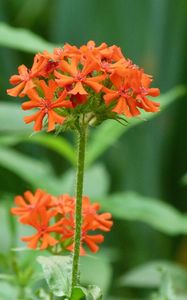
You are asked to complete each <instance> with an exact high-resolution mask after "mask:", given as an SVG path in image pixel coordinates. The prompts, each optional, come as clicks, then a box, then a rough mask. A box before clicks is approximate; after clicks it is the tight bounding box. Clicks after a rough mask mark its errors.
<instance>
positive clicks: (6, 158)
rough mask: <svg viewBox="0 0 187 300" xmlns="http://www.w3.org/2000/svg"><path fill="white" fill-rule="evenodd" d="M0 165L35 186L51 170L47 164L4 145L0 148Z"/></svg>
mask: <svg viewBox="0 0 187 300" xmlns="http://www.w3.org/2000/svg"><path fill="white" fill-rule="evenodd" d="M0 165H1V166H3V167H5V168H7V169H9V170H10V171H12V172H14V173H16V174H17V175H18V176H20V177H21V178H22V179H23V180H26V181H28V182H30V183H31V184H33V185H35V186H38V184H39V182H40V181H41V178H43V177H45V178H46V177H47V176H46V175H48V174H50V171H51V170H50V167H49V165H46V164H44V163H42V162H41V161H39V160H37V159H34V158H30V157H28V156H26V155H24V154H21V153H19V152H17V151H15V150H12V149H9V148H6V147H2V148H0Z"/></svg>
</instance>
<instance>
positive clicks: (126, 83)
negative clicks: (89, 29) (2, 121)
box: [7, 41, 160, 131]
mask: <svg viewBox="0 0 187 300" xmlns="http://www.w3.org/2000/svg"><path fill="white" fill-rule="evenodd" d="M18 71H19V74H18V75H13V76H12V77H11V78H10V82H11V84H13V85H16V86H15V87H14V88H12V89H8V90H7V92H8V94H9V95H11V96H20V97H23V96H25V95H27V96H29V97H30V98H31V101H28V102H26V103H24V104H23V105H22V108H23V109H30V108H39V111H38V112H37V113H35V114H34V115H32V116H30V117H26V118H25V122H26V123H30V122H35V125H34V130H36V131H39V130H41V129H42V125H43V120H44V119H45V121H46V123H47V122H48V127H45V128H47V129H48V131H50V130H53V129H55V125H56V124H63V126H61V127H62V130H63V129H64V128H65V129H76V127H78V126H79V125H80V124H83V123H87V125H90V126H92V125H99V124H101V123H102V122H103V121H104V120H107V119H111V118H112V119H115V120H119V119H121V117H120V116H119V115H120V114H123V115H125V116H126V117H127V118H131V117H134V116H138V115H140V113H141V110H145V111H147V112H157V111H158V110H159V107H160V104H159V103H158V102H153V101H152V100H151V99H149V97H157V96H158V95H159V93H160V91H159V89H158V88H151V87H150V85H151V82H152V77H151V76H149V75H147V74H145V73H144V71H143V69H140V68H139V67H138V66H136V65H135V64H133V62H132V61H131V60H130V59H127V58H126V57H125V56H124V55H123V53H122V51H121V48H120V47H117V46H116V45H113V46H110V47H109V46H108V45H107V44H106V43H102V44H101V45H99V46H97V45H96V44H95V42H94V41H89V42H88V43H87V44H86V45H83V46H81V47H80V48H78V47H76V46H72V45H70V44H65V45H64V47H63V48H55V49H54V51H53V53H49V52H48V51H46V50H45V51H44V52H43V53H38V54H37V55H36V56H35V58H34V63H33V66H32V68H31V70H29V69H28V68H27V67H26V66H24V65H21V66H20V67H19V68H18ZM44 80H45V83H46V84H45V83H42V85H43V86H44V84H45V85H46V86H48V93H51V94H52V96H51V97H50V98H46V97H42V96H41V89H43V87H42V88H41V82H44ZM52 81H54V83H51V82H52ZM55 82H56V87H55ZM45 89H46V88H45ZM49 90H51V91H49ZM59 102H60V105H59V106H57V104H59ZM83 115H84V116H85V118H82V116H83ZM87 116H88V117H87ZM89 116H93V118H92V120H91V119H90V117H89ZM78 124H79V125H78Z"/></svg>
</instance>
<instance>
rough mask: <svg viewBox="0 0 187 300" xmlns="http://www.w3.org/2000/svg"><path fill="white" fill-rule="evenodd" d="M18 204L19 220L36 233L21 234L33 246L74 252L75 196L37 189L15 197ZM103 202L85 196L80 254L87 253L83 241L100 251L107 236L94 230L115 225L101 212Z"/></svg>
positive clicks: (108, 216)
mask: <svg viewBox="0 0 187 300" xmlns="http://www.w3.org/2000/svg"><path fill="white" fill-rule="evenodd" d="M15 204H16V207H14V208H12V209H11V212H12V214H14V215H17V216H18V217H19V222H20V223H22V224H25V225H29V226H31V227H33V228H34V229H35V230H36V232H35V233H34V234H33V235H31V236H26V237H22V241H24V242H27V246H28V247H29V248H32V249H36V248H38V247H39V248H40V249H41V250H44V249H52V250H54V247H55V249H56V251H59V252H61V251H66V250H69V251H73V248H74V231H75V198H73V197H70V196H69V195H68V194H64V195H60V196H58V197H54V196H52V195H50V194H48V193H46V192H45V191H43V190H40V189H37V190H36V192H35V194H32V193H31V192H30V191H26V192H25V193H24V196H16V197H15ZM99 209H100V205H99V204H98V203H91V202H90V199H89V198H88V197H86V196H84V197H83V199H82V238H81V247H80V254H81V255H84V254H85V253H86V252H85V249H84V247H83V246H84V244H86V245H87V247H88V248H89V249H90V250H91V251H92V252H97V251H98V250H99V247H98V244H100V243H102V242H103V240H104V236H103V235H102V234H99V233H97V232H96V233H95V231H98V230H101V231H105V232H107V231H110V228H111V226H112V224H113V222H112V220H111V214H110V213H101V214H98V210H99Z"/></svg>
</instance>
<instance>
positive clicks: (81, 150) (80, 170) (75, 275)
mask: <svg viewBox="0 0 187 300" xmlns="http://www.w3.org/2000/svg"><path fill="white" fill-rule="evenodd" d="M86 134H87V125H85V124H83V125H82V126H80V128H79V129H78V130H77V136H78V153H77V175H76V211H75V235H74V241H75V242H74V252H73V266H72V290H73V288H74V287H75V286H76V285H78V284H79V256H80V245H81V233H82V230H81V227H82V196H83V181H84V165H85V148H86Z"/></svg>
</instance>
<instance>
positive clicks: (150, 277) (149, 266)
mask: <svg viewBox="0 0 187 300" xmlns="http://www.w3.org/2000/svg"><path fill="white" fill-rule="evenodd" d="M163 271H164V272H167V273H168V274H169V275H170V277H171V280H172V282H173V287H174V288H175V289H176V290H182V291H186V292H187V271H186V270H185V268H184V267H181V266H179V265H178V264H176V263H173V262H170V261H164V260H163V261H162V260H160V261H151V262H148V263H145V264H143V265H140V266H137V267H135V268H134V269H132V270H130V271H128V272H127V273H126V274H124V275H123V276H122V277H121V278H120V279H119V284H120V285H121V286H128V287H133V288H149V289H150V288H159V286H160V276H161V274H162V273H163Z"/></svg>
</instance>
